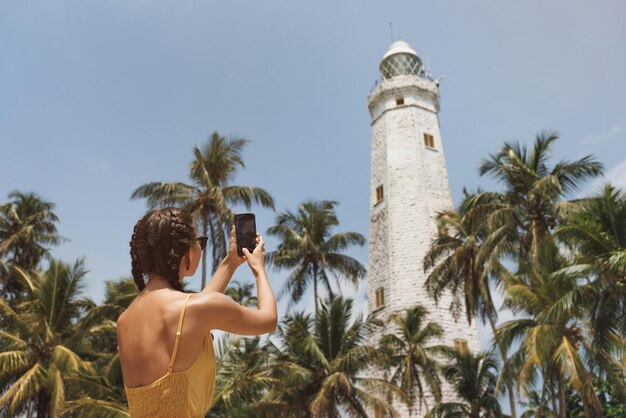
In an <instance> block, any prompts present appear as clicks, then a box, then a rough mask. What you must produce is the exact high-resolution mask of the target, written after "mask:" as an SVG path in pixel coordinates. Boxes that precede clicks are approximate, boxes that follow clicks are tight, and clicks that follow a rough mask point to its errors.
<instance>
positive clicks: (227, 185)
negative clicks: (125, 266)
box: [131, 132, 274, 288]
mask: <svg viewBox="0 0 626 418" xmlns="http://www.w3.org/2000/svg"><path fill="white" fill-rule="evenodd" d="M248 142H250V141H249V140H247V139H244V138H241V137H234V136H233V137H228V138H225V137H223V136H220V135H219V134H218V133H217V132H213V134H212V135H211V137H210V140H209V141H208V142H207V143H206V144H205V145H204V146H202V147H201V148H198V147H194V149H193V152H194V160H193V161H192V162H191V164H190V166H189V177H190V178H191V181H192V183H191V184H186V183H181V182H172V183H164V182H151V183H147V184H144V185H142V186H140V187H138V188H137V189H136V190H135V191H134V192H133V193H132V195H131V199H138V198H145V199H147V203H148V207H149V208H154V207H157V206H159V205H164V206H167V205H179V206H182V207H183V208H185V209H186V210H188V211H189V212H190V213H191V214H192V215H193V216H194V217H195V218H196V219H197V220H198V221H199V222H200V228H201V230H202V233H203V235H207V236H209V240H210V242H211V246H212V267H211V274H213V273H215V271H216V270H217V267H218V266H219V264H220V261H221V260H222V259H223V258H224V257H226V252H227V250H228V248H227V244H228V242H227V237H228V231H230V226H231V225H232V224H233V222H234V213H233V212H232V210H231V209H230V208H229V206H228V205H229V204H230V205H235V204H239V203H243V204H244V205H245V206H246V208H247V209H248V210H250V207H251V202H252V200H253V199H254V200H255V201H256V203H258V204H261V205H262V206H263V207H266V208H272V210H274V200H273V198H272V196H271V195H270V194H269V193H268V192H267V191H265V190H264V189H261V188H259V187H252V186H236V185H232V184H231V183H232V181H233V178H234V176H235V174H236V171H237V166H241V167H242V168H245V165H244V161H243V158H242V156H241V154H242V151H243V148H244V146H245V145H246V144H247V143H248ZM205 284H206V252H203V253H202V288H204V286H205Z"/></svg>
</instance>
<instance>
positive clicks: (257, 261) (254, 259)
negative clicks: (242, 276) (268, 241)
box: [242, 232, 265, 276]
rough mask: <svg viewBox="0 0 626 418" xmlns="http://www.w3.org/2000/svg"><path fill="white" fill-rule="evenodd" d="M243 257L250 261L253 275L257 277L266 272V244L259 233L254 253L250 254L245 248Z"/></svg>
mask: <svg viewBox="0 0 626 418" xmlns="http://www.w3.org/2000/svg"><path fill="white" fill-rule="evenodd" d="M242 252H243V255H244V257H245V259H246V260H248V265H249V266H250V269H251V270H252V273H254V275H255V276H256V275H257V274H258V273H260V272H262V271H265V243H264V242H263V237H262V236H261V234H259V233H258V232H257V234H256V243H255V247H254V251H252V252H250V251H248V249H247V248H245V247H244V248H243V250H242Z"/></svg>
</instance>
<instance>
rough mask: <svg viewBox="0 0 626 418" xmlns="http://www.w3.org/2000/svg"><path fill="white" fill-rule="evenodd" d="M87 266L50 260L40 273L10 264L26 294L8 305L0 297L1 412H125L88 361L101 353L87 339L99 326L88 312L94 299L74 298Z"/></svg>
mask: <svg viewBox="0 0 626 418" xmlns="http://www.w3.org/2000/svg"><path fill="white" fill-rule="evenodd" d="M86 272H87V271H86V270H85V268H84V262H83V259H82V258H81V259H78V260H77V261H76V262H75V263H74V264H73V265H66V264H64V263H62V262H60V261H56V260H54V259H51V260H50V265H49V268H48V270H47V271H46V272H45V273H40V272H37V271H33V272H32V273H27V272H26V271H25V270H23V269H21V268H19V267H16V266H14V267H13V273H14V275H15V277H17V278H18V280H20V282H21V285H22V286H23V287H24V289H26V292H27V297H26V298H25V300H24V301H23V302H21V303H20V304H18V305H16V306H15V307H11V306H9V304H8V303H7V302H6V301H5V300H4V299H2V298H0V310H1V311H2V312H3V316H5V317H6V318H7V321H6V323H7V326H6V327H5V328H4V329H3V330H2V331H1V332H0V381H1V382H2V388H3V392H2V394H1V395H0V414H4V415H7V414H8V415H10V416H12V415H15V414H20V413H27V414H28V415H29V416H33V415H35V414H36V415H37V417H52V416H56V415H63V414H65V413H70V412H71V411H82V414H81V416H105V415H106V416H128V412H127V410H126V407H125V406H124V404H123V403H119V402H115V401H114V400H112V399H115V398H116V397H117V396H118V395H117V394H116V393H114V391H112V390H111V389H109V388H108V387H107V384H106V381H105V380H102V379H101V378H100V377H99V376H98V371H97V369H96V367H95V366H94V362H95V361H96V360H97V359H98V358H99V355H100V353H98V351H97V350H95V349H94V347H93V346H92V341H93V336H97V335H99V333H100V331H99V328H101V326H102V324H101V320H100V318H99V315H97V314H96V313H95V312H93V313H92V312H90V309H91V308H93V306H94V304H93V302H92V301H90V300H89V299H83V298H79V297H78V294H79V292H80V291H81V289H82V286H83V280H84V275H85V274H86ZM85 312H87V313H86V314H85ZM94 393H97V394H99V395H101V397H100V398H99V399H94V398H93V397H91V396H90V394H94Z"/></svg>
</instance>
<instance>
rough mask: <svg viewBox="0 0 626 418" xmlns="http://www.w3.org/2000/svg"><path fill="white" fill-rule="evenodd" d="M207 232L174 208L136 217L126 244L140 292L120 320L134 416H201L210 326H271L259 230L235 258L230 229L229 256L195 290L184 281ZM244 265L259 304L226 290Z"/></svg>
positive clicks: (210, 368) (209, 379)
mask: <svg viewBox="0 0 626 418" xmlns="http://www.w3.org/2000/svg"><path fill="white" fill-rule="evenodd" d="M206 240H207V238H206V237H200V236H198V230H197V228H196V226H195V224H194V222H193V219H192V218H191V216H190V215H189V214H188V213H187V212H185V211H183V210H181V209H178V208H172V207H168V208H162V209H153V210H151V211H149V212H148V213H146V215H145V216H144V217H143V218H142V219H140V220H139V222H137V224H136V225H135V229H134V231H133V236H132V239H131V241H130V254H131V261H132V274H133V278H134V280H135V283H136V284H137V287H138V288H139V290H140V293H139V294H138V295H137V297H136V298H135V300H133V302H132V303H131V304H130V306H129V307H128V309H126V310H125V311H124V312H123V313H122V314H121V315H120V317H119V318H118V320H117V339H118V350H119V353H120V362H121V366H122V376H123V380H124V389H125V392H126V396H127V398H128V406H129V410H130V414H131V417H133V418H134V417H151V418H153V417H204V415H205V413H206V411H207V410H208V409H209V407H210V406H211V400H212V397H213V388H214V384H215V352H214V350H213V340H212V335H211V333H210V330H213V329H220V330H223V331H227V332H232V333H236V334H241V335H259V334H264V333H269V332H273V331H274V330H275V329H276V321H277V315H276V300H275V298H274V294H273V293H272V289H271V288H270V285H269V282H268V278H267V274H266V273H265V268H264V255H265V244H264V243H263V237H261V235H260V234H258V233H257V238H256V247H255V248H254V251H253V252H252V253H251V252H249V251H248V250H247V249H246V248H244V249H243V254H244V255H243V257H239V256H238V255H237V245H236V243H235V226H234V225H233V227H232V229H231V231H230V243H229V248H228V254H227V255H226V258H224V260H223V261H222V263H221V264H220V266H219V268H218V269H217V271H216V272H215V275H214V276H213V278H212V279H211V281H210V282H209V284H207V286H206V287H205V288H204V289H202V291H201V292H199V293H185V292H184V290H183V287H182V284H181V283H182V280H183V278H185V277H188V276H193V275H194V274H195V272H196V269H197V267H198V264H199V262H200V258H201V256H202V251H203V250H204V247H205V245H206ZM246 261H247V262H248V265H249V266H250V269H251V270H252V273H253V274H254V277H255V278H256V283H257V301H258V309H252V308H247V307H243V306H241V305H239V304H238V303H236V302H234V301H233V300H232V299H231V298H229V297H228V296H226V295H224V289H226V286H227V285H228V282H229V281H230V279H231V277H232V275H233V273H234V272H235V270H236V269H237V267H239V266H240V265H241V264H243V263H244V262H246Z"/></svg>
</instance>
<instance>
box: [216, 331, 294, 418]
mask: <svg viewBox="0 0 626 418" xmlns="http://www.w3.org/2000/svg"><path fill="white" fill-rule="evenodd" d="M219 347H225V349H221V350H218V354H219V356H218V362H217V380H216V388H215V394H214V397H213V405H212V406H211V409H210V411H209V415H210V416H215V417H250V416H255V417H261V416H267V417H271V416H276V415H277V414H280V413H281V412H282V411H284V410H285V409H286V407H287V406H286V405H285V404H284V403H281V402H275V401H272V400H271V399H270V398H269V397H268V396H267V394H268V392H269V390H270V389H271V388H272V387H273V386H275V385H278V384H280V382H279V381H278V380H277V379H276V378H275V377H274V376H273V374H274V372H273V371H274V369H276V368H288V367H291V366H292V365H290V364H281V363H279V362H277V361H274V359H273V358H272V350H271V349H268V347H265V346H264V345H263V344H262V343H261V339H260V337H253V338H234V339H232V340H231V339H229V337H227V339H225V340H223V341H222V342H221V344H220V345H219Z"/></svg>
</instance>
